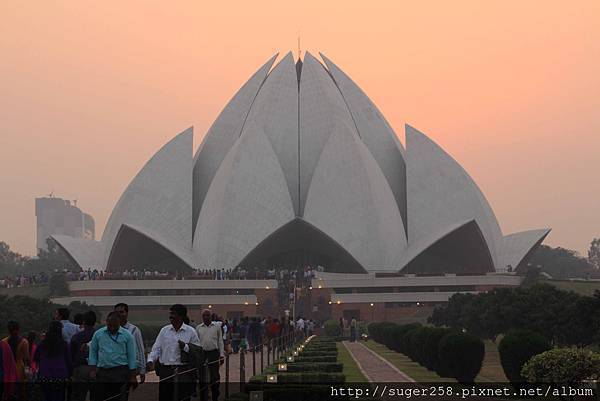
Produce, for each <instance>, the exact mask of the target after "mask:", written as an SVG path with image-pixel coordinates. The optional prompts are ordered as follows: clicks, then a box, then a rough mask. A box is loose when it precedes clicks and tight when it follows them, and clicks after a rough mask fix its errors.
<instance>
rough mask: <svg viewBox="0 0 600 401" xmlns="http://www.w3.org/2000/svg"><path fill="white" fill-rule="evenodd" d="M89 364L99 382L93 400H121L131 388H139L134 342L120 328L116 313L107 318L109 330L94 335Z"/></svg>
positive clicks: (93, 376)
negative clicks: (115, 398) (116, 397)
mask: <svg viewBox="0 0 600 401" xmlns="http://www.w3.org/2000/svg"><path fill="white" fill-rule="evenodd" d="M89 365H90V366H91V367H92V370H91V377H92V379H94V378H95V379H96V386H95V388H96V389H95V391H94V398H93V399H94V400H99V401H101V400H106V399H109V398H112V397H115V396H117V395H119V394H120V395H121V396H120V397H119V398H120V399H126V398H127V392H128V391H129V387H132V388H133V389H135V388H137V380H136V377H135V376H136V374H137V358H136V355H135V341H134V340H133V336H132V335H131V334H130V333H129V332H128V331H127V330H125V329H124V328H123V327H121V320H120V318H119V314H118V313H117V312H115V311H112V312H110V313H109V314H108V316H107V317H106V327H103V328H101V329H98V331H96V332H95V333H94V336H93V337H92V342H91V344H90V355H89ZM113 399H114V398H113Z"/></svg>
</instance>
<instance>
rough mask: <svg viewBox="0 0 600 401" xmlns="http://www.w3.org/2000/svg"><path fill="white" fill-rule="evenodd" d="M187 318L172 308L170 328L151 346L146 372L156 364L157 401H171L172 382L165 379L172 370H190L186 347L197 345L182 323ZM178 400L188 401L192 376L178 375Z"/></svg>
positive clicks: (180, 308)
mask: <svg viewBox="0 0 600 401" xmlns="http://www.w3.org/2000/svg"><path fill="white" fill-rule="evenodd" d="M186 318H187V308H186V307H185V306H183V305H181V304H175V305H173V306H171V308H170V310H169V320H170V321H171V324H169V325H167V326H165V327H163V328H162V329H161V330H160V332H159V333H158V336H157V337H156V341H155V342H154V345H153V346H152V351H150V354H149V355H148V364H147V365H146V371H151V370H153V369H154V365H155V364H156V363H157V362H159V363H160V365H158V366H157V367H159V370H158V371H157V373H158V376H159V377H160V378H161V381H160V383H159V385H158V399H159V401H170V400H172V399H173V378H170V379H165V378H167V377H170V376H172V375H173V374H174V373H175V370H176V369H178V371H179V372H185V371H188V370H190V369H191V367H190V365H189V364H188V360H187V352H188V351H189V345H188V344H190V343H191V344H196V345H200V340H199V339H198V334H197V333H196V330H194V328H193V327H191V326H188V325H187V324H185V323H183V321H184V319H186ZM178 380H179V383H178V384H179V388H178V392H179V399H180V400H189V399H190V397H191V395H192V393H193V391H194V385H195V380H196V375H195V372H188V373H186V374H184V375H180V376H179V378H178Z"/></svg>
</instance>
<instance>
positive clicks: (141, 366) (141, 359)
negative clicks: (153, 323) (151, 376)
mask: <svg viewBox="0 0 600 401" xmlns="http://www.w3.org/2000/svg"><path fill="white" fill-rule="evenodd" d="M115 312H117V313H118V314H119V318H120V319H121V327H123V328H124V329H126V330H127V331H129V333H131V335H132V336H133V339H134V340H135V355H136V357H137V365H138V374H139V375H140V383H144V382H145V381H146V353H145V352H144V339H143V338H142V331H141V330H140V329H139V328H138V327H137V326H135V325H133V324H132V323H131V322H129V321H128V319H129V305H127V304H126V303H123V302H121V303H118V304H116V305H115Z"/></svg>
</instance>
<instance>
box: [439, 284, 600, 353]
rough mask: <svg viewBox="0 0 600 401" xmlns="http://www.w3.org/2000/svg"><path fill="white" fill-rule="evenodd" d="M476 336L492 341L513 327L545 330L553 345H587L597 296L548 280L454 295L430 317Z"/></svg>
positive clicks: (594, 336) (598, 315)
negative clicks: (577, 292)
mask: <svg viewBox="0 0 600 401" xmlns="http://www.w3.org/2000/svg"><path fill="white" fill-rule="evenodd" d="M429 321H430V323H433V324H434V325H436V326H446V327H450V328H453V329H457V330H458V331H462V330H466V331H467V332H468V333H470V334H473V335H475V336H478V337H480V338H484V339H485V338H489V339H492V340H495V338H496V336H498V335H499V334H503V333H507V332H508V331H510V330H513V329H529V330H533V331H536V332H538V333H544V335H546V336H547V337H548V338H549V339H550V340H551V341H552V343H554V344H560V345H581V346H584V345H588V344H591V343H593V342H595V341H598V337H599V335H598V333H599V332H600V297H587V296H583V295H578V294H576V293H574V292H572V291H563V290H559V289H558V288H556V287H553V286H551V285H549V284H537V285H534V286H532V287H530V288H522V287H517V288H497V289H494V290H492V291H489V292H487V293H480V294H455V295H453V296H452V297H451V298H450V300H449V301H448V303H447V304H446V305H444V306H441V307H438V308H436V309H435V310H434V312H433V314H432V315H431V317H430V319H429Z"/></svg>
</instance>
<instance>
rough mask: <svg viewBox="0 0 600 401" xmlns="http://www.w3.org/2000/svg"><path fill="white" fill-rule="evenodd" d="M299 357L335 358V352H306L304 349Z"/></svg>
mask: <svg viewBox="0 0 600 401" xmlns="http://www.w3.org/2000/svg"><path fill="white" fill-rule="evenodd" d="M300 355H301V356H307V357H311V356H333V357H335V356H337V351H327V352H325V351H323V352H321V351H307V350H306V349H304V350H303V351H302V352H300Z"/></svg>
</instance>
